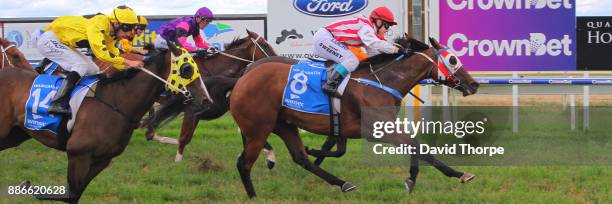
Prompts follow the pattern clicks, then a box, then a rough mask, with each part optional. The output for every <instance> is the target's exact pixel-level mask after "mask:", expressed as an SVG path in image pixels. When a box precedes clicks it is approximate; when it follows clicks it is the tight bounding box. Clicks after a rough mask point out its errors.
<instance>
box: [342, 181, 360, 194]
mask: <svg viewBox="0 0 612 204" xmlns="http://www.w3.org/2000/svg"><path fill="white" fill-rule="evenodd" d="M355 189H357V186H353V184H351V183H349V182H345V183H344V184H342V192H349V191H353V190H355Z"/></svg>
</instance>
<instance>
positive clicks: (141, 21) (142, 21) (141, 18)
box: [138, 16, 149, 25]
mask: <svg viewBox="0 0 612 204" xmlns="http://www.w3.org/2000/svg"><path fill="white" fill-rule="evenodd" d="M138 24H140V25H149V22H148V21H147V18H145V17H144V16H138Z"/></svg>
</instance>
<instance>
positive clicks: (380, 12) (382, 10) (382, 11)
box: [370, 6, 397, 25]
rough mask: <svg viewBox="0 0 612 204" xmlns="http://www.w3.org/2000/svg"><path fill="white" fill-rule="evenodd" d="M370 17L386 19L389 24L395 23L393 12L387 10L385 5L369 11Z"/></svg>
mask: <svg viewBox="0 0 612 204" xmlns="http://www.w3.org/2000/svg"><path fill="white" fill-rule="evenodd" d="M370 19H380V20H383V21H386V22H387V23H389V24H391V25H397V23H396V22H395V17H393V12H391V10H389V8H387V7H386V6H381V7H378V8H376V9H374V10H373V11H372V13H370Z"/></svg>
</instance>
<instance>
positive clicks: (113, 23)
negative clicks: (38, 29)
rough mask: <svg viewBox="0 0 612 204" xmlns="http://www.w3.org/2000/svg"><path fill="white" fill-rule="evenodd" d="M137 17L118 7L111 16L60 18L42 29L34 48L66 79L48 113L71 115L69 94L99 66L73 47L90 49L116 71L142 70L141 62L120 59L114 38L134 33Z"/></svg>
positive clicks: (125, 8)
mask: <svg viewBox="0 0 612 204" xmlns="http://www.w3.org/2000/svg"><path fill="white" fill-rule="evenodd" d="M136 24H138V17H137V15H136V13H134V11H132V9H131V8H129V7H126V6H119V7H117V8H115V9H113V12H112V13H111V14H110V15H104V14H97V15H94V16H92V17H90V18H86V17H83V16H62V17H59V18H57V19H55V20H54V21H53V22H51V24H49V25H48V26H47V27H45V28H44V29H43V31H44V33H42V34H41V35H40V36H39V37H38V41H37V48H38V52H40V53H41V54H42V55H43V56H44V57H46V58H49V59H50V60H52V61H54V62H56V63H57V64H59V65H60V66H62V68H63V69H64V70H66V71H68V74H66V79H65V80H64V81H63V83H62V85H61V86H60V89H59V90H58V92H57V94H55V96H54V98H53V102H52V103H51V106H49V113H51V114H66V115H69V114H71V111H70V108H69V106H68V99H69V96H70V92H71V91H72V88H73V87H74V86H75V84H76V83H77V82H78V81H79V79H80V77H81V76H88V75H94V74H97V73H98V72H99V68H98V66H96V64H94V62H93V61H92V60H91V58H89V57H86V56H85V55H84V54H83V53H81V52H80V51H78V50H76V49H75V48H91V50H92V52H93V54H94V55H95V56H96V57H97V58H98V59H100V60H102V61H105V62H109V63H112V65H113V67H114V68H116V69H119V70H121V69H125V67H142V66H143V62H142V61H132V60H128V59H125V58H123V57H120V56H119V50H118V49H117V47H115V45H116V44H117V41H116V39H125V38H129V37H130V36H132V35H133V34H134V26H135V25H136Z"/></svg>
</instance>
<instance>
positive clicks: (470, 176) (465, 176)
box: [459, 173, 476, 183]
mask: <svg viewBox="0 0 612 204" xmlns="http://www.w3.org/2000/svg"><path fill="white" fill-rule="evenodd" d="M474 177H476V176H475V175H474V174H470V173H463V175H462V176H461V177H459V180H461V183H467V182H470V181H472V180H473V179H474Z"/></svg>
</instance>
